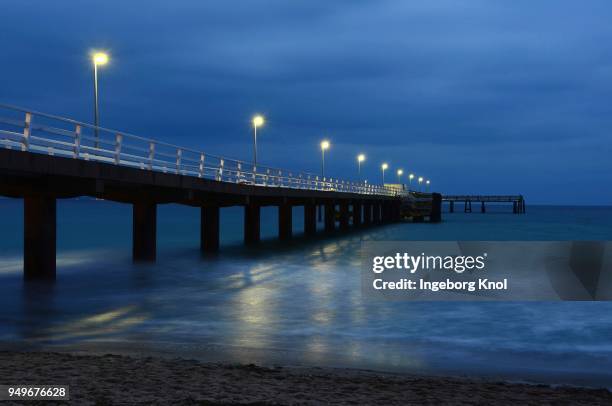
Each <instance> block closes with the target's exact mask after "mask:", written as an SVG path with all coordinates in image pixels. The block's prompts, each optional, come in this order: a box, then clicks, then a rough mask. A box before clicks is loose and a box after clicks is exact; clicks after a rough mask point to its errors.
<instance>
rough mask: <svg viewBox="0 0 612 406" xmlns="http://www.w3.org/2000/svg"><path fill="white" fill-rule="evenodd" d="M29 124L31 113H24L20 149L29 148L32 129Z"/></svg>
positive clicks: (25, 149) (30, 122) (27, 149)
mask: <svg viewBox="0 0 612 406" xmlns="http://www.w3.org/2000/svg"><path fill="white" fill-rule="evenodd" d="M31 124H32V114H31V113H26V114H25V122H24V123H23V143H22V144H21V150H22V151H29V150H30V134H31V131H32V128H31Z"/></svg>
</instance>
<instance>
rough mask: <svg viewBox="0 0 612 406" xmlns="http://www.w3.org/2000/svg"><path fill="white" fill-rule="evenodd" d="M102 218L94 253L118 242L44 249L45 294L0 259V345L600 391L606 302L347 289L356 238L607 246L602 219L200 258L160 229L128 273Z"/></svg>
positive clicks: (466, 222)
mask: <svg viewBox="0 0 612 406" xmlns="http://www.w3.org/2000/svg"><path fill="white" fill-rule="evenodd" d="M111 209H115V208H114V207H111ZM71 210H72V211H74V210H77V211H78V210H81V211H82V212H84V211H87V210H91V208H89V207H81V206H78V205H77V208H76V209H75V207H71ZM559 210H560V209H559ZM110 211H111V215H108V216H105V221H104V223H108V226H107V227H108V229H105V228H104V227H105V226H104V225H103V223H102V222H100V223H97V224H99V225H100V227H101V231H100V234H101V235H102V236H105V237H106V240H105V241H107V240H108V241H111V240H118V241H114V242H110V243H109V245H108V246H103V245H102V247H103V248H102V249H98V250H87V249H84V248H82V245H81V244H83V245H85V244H87V239H90V240H91V241H89V244H91V245H92V246H95V245H96V244H99V241H100V240H99V238H100V235H96V236H92V237H91V238H90V237H87V238H83V236H81V238H80V239H79V240H78V241H77V240H74V241H70V240H69V239H67V238H65V237H61V236H60V240H62V238H63V242H62V244H60V245H61V246H60V248H61V249H62V251H61V252H60V255H59V257H58V265H59V276H58V281H57V283H56V284H55V285H46V284H27V285H24V284H23V283H22V281H21V273H20V259H19V257H18V256H16V255H15V253H14V251H15V250H13V252H9V253H8V254H6V253H4V254H3V255H0V258H2V260H1V261H0V270H7V269H8V271H0V322H1V323H0V342H1V344H0V347H9V346H15V345H16V344H20V345H23V346H27V347H28V348H48V347H53V346H62V347H63V348H71V349H95V350H99V351H107V350H108V351H111V350H112V351H119V350H121V349H122V348H127V349H132V350H133V349H136V350H138V351H141V350H142V351H145V350H147V351H151V352H156V351H159V352H164V353H168V354H172V355H179V356H185V357H196V358H202V359H206V360H216V361H230V362H245V363H246V362H258V363H264V364H266V363H275V364H314V365H334V366H351V367H360V368H374V369H383V370H402V371H410V372H426V373H438V372H440V373H446V372H449V373H466V374H495V375H510V376H512V375H518V376H520V377H525V378H528V377H530V376H532V377H534V379H544V378H549V379H550V380H556V381H562V380H564V381H568V382H575V383H585V382H586V383H594V384H602V383H605V382H609V381H608V380H609V379H610V378H611V376H610V371H611V370H612V342H611V339H610V337H612V303H588V302H586V303H415V302H380V301H369V300H367V299H365V298H363V297H362V296H361V287H360V282H361V280H360V276H359V247H360V243H361V241H362V240H363V239H376V240H385V239H394V240H401V239H416V240H418V239H449V240H453V239H459V238H461V237H462V236H465V235H466V234H467V235H468V236H473V237H474V239H482V240H491V239H495V238H492V236H496V237H497V239H507V240H516V239H521V238H524V237H525V235H528V236H529V237H533V238H531V239H578V238H581V239H612V238H610V237H611V236H612V216H611V215H610V213H611V211H610V210H609V209H608V211H604V212H603V214H604V215H603V216H602V213H601V212H598V213H595V214H592V212H589V211H588V209H587V211H579V212H577V213H576V211H575V210H572V211H571V213H573V214H571V216H573V217H571V216H570V214H568V212H567V211H566V212H558V213H556V214H554V213H553V214H554V215H553V214H551V212H550V211H542V212H541V213H540V215H538V214H537V209H535V208H532V209H531V211H530V213H531V214H529V215H527V216H518V217H517V216H505V215H493V214H491V215H486V216H481V215H478V214H473V215H471V216H465V215H455V216H452V217H449V218H447V222H446V223H444V224H441V225H429V224H415V225H394V226H388V227H384V228H379V229H372V230H370V231H365V232H360V233H352V234H348V235H345V236H342V237H337V238H330V239H324V240H318V241H311V242H303V243H296V244H290V245H283V244H280V243H276V242H274V241H267V242H264V243H263V244H262V246H261V247H260V248H256V249H246V248H243V247H242V246H239V245H235V246H233V245H229V246H228V245H227V244H226V247H224V250H223V251H222V253H221V254H220V255H219V256H218V257H214V258H205V259H202V258H200V256H199V253H198V251H197V244H198V241H197V228H196V229H195V232H194V230H193V229H191V228H189V227H191V226H189V227H187V226H185V227H182V228H181V227H175V228H173V229H172V230H165V232H170V233H172V235H171V237H170V238H169V240H164V238H165V237H164V229H163V227H161V229H160V244H159V246H160V252H159V255H158V258H159V262H158V263H157V264H156V265H141V266H133V265H131V263H130V257H129V250H130V247H129V244H128V245H127V246H126V245H125V241H124V240H122V239H123V238H124V237H125V236H121V235H118V236H117V238H114V236H115V234H114V232H111V231H110V230H111V229H116V228H118V227H120V226H119V225H118V223H120V222H122V221H124V220H126V217H125V216H124V215H123V214H120V215H115V216H113V215H112V210H110ZM534 211H535V212H536V214H533V212H534ZM170 213H171V214H172V216H173V217H176V218H179V219H180V220H181V221H178V223H180V224H184V225H188V224H191V222H189V221H187V220H186V219H185V218H191V217H190V216H192V215H193V212H191V211H184V212H183V211H178V212H170ZM590 213H591V214H590ZM591 215H592V216H594V217H597V218H598V220H597V221H591V218H590V216H591ZM530 216H531V217H530ZM196 219H197V218H196ZM226 220H227V219H226ZM60 221H61V220H60ZM93 221H97V220H95V218H94V220H93ZM166 221H168V220H166ZM162 223H163V221H162ZM194 223H197V222H196V221H194ZM226 223H227V222H226ZM239 223H240V221H239V220H236V219H235V218H232V219H230V221H229V224H230V226H231V224H239ZM267 223H273V222H272V221H270V222H267ZM76 225H77V224H76V223H75V224H74V226H76ZM78 225H79V227H83V226H85V225H84V224H78ZM226 225H227V224H226ZM272 226H273V227H274V225H272ZM63 227H64V230H63V232H64V233H67V234H68V235H72V234H73V233H75V231H74V230H72V229H71V228H70V227H71V226H70V225H66V224H64V226H63ZM59 228H60V232H62V230H61V228H62V226H61V224H60V227H59ZM587 229H588V232H587V231H585V230H587ZM525 230H528V232H529V234H526V231H525ZM2 232H5V231H0V233H2ZM232 232H233V233H234V234H233V238H234V239H239V238H236V234H237V231H236V230H234V231H231V227H230V231H229V233H230V234H231V233H232ZM105 233H106V234H105ZM226 233H227V231H226ZM194 234H195V236H194ZM75 235H76V234H75ZM3 236H4V235H2V234H0V237H3ZM227 238H230V239H231V238H232V235H229V236H227V235H226V239H227ZM464 238H465V239H469V238H466V237H464ZM128 239H129V236H128ZM178 243H181V244H180V245H179V244H178ZM112 244H117V245H116V246H113V245H112ZM69 248H73V249H72V250H70V249H69ZM74 248H76V249H74ZM15 268H17V270H15Z"/></svg>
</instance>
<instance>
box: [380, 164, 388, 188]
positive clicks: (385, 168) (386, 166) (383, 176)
mask: <svg viewBox="0 0 612 406" xmlns="http://www.w3.org/2000/svg"><path fill="white" fill-rule="evenodd" d="M388 167H389V165H387V163H386V162H385V163H383V164H382V165H381V166H380V169H382V184H383V186H385V171H386V170H387V168H388Z"/></svg>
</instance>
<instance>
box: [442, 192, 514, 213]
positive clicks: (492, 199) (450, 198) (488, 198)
mask: <svg viewBox="0 0 612 406" xmlns="http://www.w3.org/2000/svg"><path fill="white" fill-rule="evenodd" d="M442 201H443V202H448V212H449V213H454V212H455V203H458V204H461V203H463V212H464V213H472V203H475V204H476V206H477V207H478V204H480V212H481V213H486V212H487V206H486V204H487V203H511V204H512V213H514V214H525V210H526V206H525V198H524V197H523V195H447V196H442Z"/></svg>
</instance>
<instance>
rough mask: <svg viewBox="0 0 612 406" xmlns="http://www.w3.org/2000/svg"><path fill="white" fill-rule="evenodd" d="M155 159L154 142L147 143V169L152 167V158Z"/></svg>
mask: <svg viewBox="0 0 612 406" xmlns="http://www.w3.org/2000/svg"><path fill="white" fill-rule="evenodd" d="M154 159H155V143H154V142H151V143H149V170H152V169H153V160H154Z"/></svg>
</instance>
